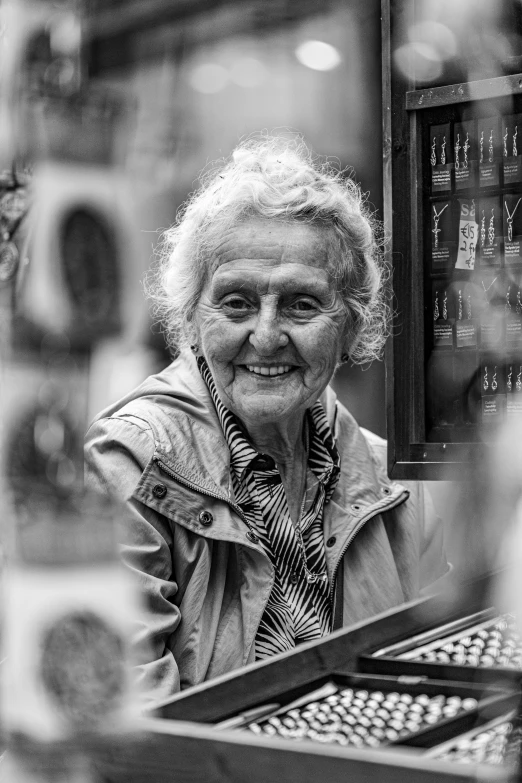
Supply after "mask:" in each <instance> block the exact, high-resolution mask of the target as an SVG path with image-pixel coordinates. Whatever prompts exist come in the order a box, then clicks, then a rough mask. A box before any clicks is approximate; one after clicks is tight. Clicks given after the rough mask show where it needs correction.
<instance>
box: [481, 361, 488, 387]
mask: <svg viewBox="0 0 522 783" xmlns="http://www.w3.org/2000/svg"><path fill="white" fill-rule="evenodd" d="M482 388H483V389H484V391H487V390H488V389H489V381H488V368H487V365H486V366H485V367H484V381H483V383H482Z"/></svg>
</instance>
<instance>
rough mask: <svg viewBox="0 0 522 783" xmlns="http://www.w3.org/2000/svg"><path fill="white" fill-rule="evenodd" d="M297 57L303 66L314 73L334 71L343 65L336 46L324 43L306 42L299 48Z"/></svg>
mask: <svg viewBox="0 0 522 783" xmlns="http://www.w3.org/2000/svg"><path fill="white" fill-rule="evenodd" d="M295 56H296V57H297V59H298V60H299V62H300V63H301V64H302V65H305V66H306V67H307V68H312V69H313V70H314V71H332V70H333V69H334V68H337V66H338V65H340V63H341V55H340V54H339V52H338V51H337V49H336V48H335V46H332V45H331V44H328V43H325V42H324V41H305V42H304V43H302V44H300V45H299V46H298V47H297V49H296V50H295Z"/></svg>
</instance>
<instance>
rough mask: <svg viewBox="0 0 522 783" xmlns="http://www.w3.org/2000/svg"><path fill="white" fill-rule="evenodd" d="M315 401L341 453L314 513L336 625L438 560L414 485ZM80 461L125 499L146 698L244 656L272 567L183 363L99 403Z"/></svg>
mask: <svg viewBox="0 0 522 783" xmlns="http://www.w3.org/2000/svg"><path fill="white" fill-rule="evenodd" d="M322 401H323V404H324V407H325V410H326V414H327V417H328V420H329V423H330V426H331V428H332V431H333V433H334V436H335V439H336V442H337V447H338V449H339V452H340V457H341V476H340V480H339V483H338V486H337V488H336V490H335V493H334V495H333V497H332V499H331V501H330V502H329V504H328V505H327V506H326V507H325V510H324V537H325V544H326V546H325V549H326V562H327V568H328V576H329V580H330V584H331V585H332V596H333V597H334V593H335V594H336V595H337V600H339V595H342V601H343V605H342V615H341V612H340V607H339V606H338V607H337V612H336V613H337V615H340V616H342V624H344V625H349V624H351V623H354V622H357V621H359V620H363V619H365V618H367V617H370V616H372V615H374V614H377V613H379V612H382V611H384V610H386V609H389V608H391V607H393V606H396V605H397V604H400V603H402V602H404V601H408V600H411V599H413V598H415V597H416V596H417V595H418V594H419V592H420V590H421V589H422V588H423V587H424V586H427V585H428V584H430V583H432V582H434V581H435V580H437V579H438V578H439V577H441V576H442V575H443V573H444V572H445V571H446V569H447V567H448V566H447V564H446V560H445V558H444V554H443V548H442V525H441V523H440V520H438V519H437V518H436V516H435V514H434V511H433V507H432V504H431V500H430V499H429V496H428V495H427V494H426V493H425V490H424V486H423V484H422V483H419V482H411V483H407V482H404V483H403V484H400V485H399V484H396V483H392V482H390V481H389V479H388V478H387V474H386V443H385V441H383V440H382V439H381V438H379V437H377V436H376V435H374V434H372V433H370V432H368V431H365V430H363V429H361V428H359V427H358V425H357V424H356V422H355V421H354V419H353V417H352V416H351V415H350V414H349V413H348V411H347V410H346V409H345V408H344V407H343V406H342V405H341V404H340V403H339V402H338V401H337V400H336V398H335V394H334V392H333V391H332V390H331V389H328V390H327V391H326V392H325V394H324V395H323V399H322ZM86 461H87V477H88V483H89V484H90V486H91V487H94V488H96V489H98V490H101V491H104V492H110V493H112V494H114V495H116V496H118V497H119V498H122V499H125V500H127V501H128V507H129V513H128V519H126V520H125V525H126V543H125V544H124V546H123V558H124V560H125V562H126V563H127V564H128V565H129V566H130V567H131V568H132V569H133V570H134V571H135V572H136V574H137V575H138V577H139V580H140V583H141V586H142V588H143V591H144V594H145V597H146V603H147V606H148V609H149V614H148V617H147V621H146V623H145V624H144V626H143V627H142V628H141V631H140V638H141V640H144V641H146V642H147V643H148V645H149V650H150V654H149V659H148V660H147V661H146V662H145V663H143V664H142V665H141V675H142V677H143V679H144V681H145V682H144V686H145V688H146V689H147V691H148V693H149V695H150V696H151V698H152V699H158V700H159V699H161V698H165V697H167V696H169V695H171V694H172V693H174V692H176V691H177V690H179V689H180V688H187V687H189V686H191V685H195V684H197V683H200V682H202V681H203V680H207V679H210V678H211V677H215V676H217V675H219V674H223V673H224V672H228V671H231V670H233V669H236V668H238V667H241V666H243V665H245V664H247V663H251V662H252V661H253V660H254V640H255V636H256V631H257V628H258V625H259V622H260V620H261V617H262V614H263V611H264V609H265V606H266V603H267V600H268V597H269V595H270V591H271V589H272V584H273V578H274V574H273V569H272V565H271V563H270V561H269V559H268V557H267V555H266V554H265V553H264V552H263V550H262V548H261V546H260V545H259V543H258V542H257V541H256V540H255V536H252V532H251V531H250V530H249V528H248V527H247V524H246V523H245V521H244V519H243V518H242V512H241V509H240V508H239V507H238V506H237V505H236V504H235V502H234V497H233V493H232V485H231V478H230V464H229V461H230V455H229V450H228V447H227V444H226V441H225V438H224V436H223V433H222V431H221V428H220V425H219V421H218V418H217V414H216V412H215V408H214V406H213V404H212V400H211V398H210V395H209V392H208V389H207V387H206V384H205V382H204V381H203V379H202V378H201V376H200V374H199V371H198V369H197V365H196V363H195V360H194V358H193V357H192V356H190V355H188V356H182V357H181V358H179V359H177V360H176V361H174V362H173V363H172V364H171V365H170V366H169V367H167V369H166V370H164V371H163V372H161V373H160V374H159V375H156V376H151V377H150V378H148V379H147V380H146V381H145V382H144V383H143V384H142V385H141V386H140V387H139V388H138V389H136V390H135V391H134V392H133V393H131V394H130V395H128V396H127V397H126V398H124V399H123V400H121V401H120V402H119V403H117V404H115V405H113V406H111V407H110V408H109V409H108V410H106V411H104V412H103V413H102V414H101V415H100V416H99V417H98V419H97V420H96V421H95V422H94V424H93V425H92V426H91V428H90V430H89V432H88V435H87V441H86ZM252 539H254V540H252ZM341 561H342V568H339V566H340V565H341ZM338 572H339V573H342V574H343V579H342V585H340V586H339V585H337V586H336V581H337V579H336V577H337V574H338Z"/></svg>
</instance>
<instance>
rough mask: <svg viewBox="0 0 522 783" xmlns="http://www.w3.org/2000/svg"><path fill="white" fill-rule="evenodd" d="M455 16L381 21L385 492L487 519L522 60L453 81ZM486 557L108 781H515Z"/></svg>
mask: <svg viewBox="0 0 522 783" xmlns="http://www.w3.org/2000/svg"><path fill="white" fill-rule="evenodd" d="M442 6H444V9H445V10H446V13H447V15H448V20H447V22H448V26H445V25H444V24H443V21H444V20H442V21H441V18H440V16H439V17H437V18H436V19H433V20H430V8H431V6H430V4H429V3H424V2H421V0H412V2H409V3H403V2H395V1H394V0H384V1H383V4H382V34H383V38H382V51H383V122H384V137H383V138H384V141H383V153H384V194H385V201H384V213H385V224H386V226H387V228H388V230H389V231H390V232H391V243H390V245H389V247H388V251H387V252H388V259H389V262H390V265H391V267H392V270H393V307H394V310H395V311H396V324H397V325H396V328H395V329H394V332H393V335H392V337H391V340H390V347H389V351H388V355H387V371H388V406H387V407H388V411H387V412H388V438H389V447H390V448H389V473H390V477H391V478H392V479H395V480H397V481H401V480H410V479H425V480H433V479H444V478H455V477H456V476H459V477H465V476H467V477H468V480H469V478H470V476H471V487H472V488H473V490H474V492H475V505H476V506H479V505H480V503H481V502H483V504H484V505H487V504H486V502H485V499H486V496H487V497H490V496H491V497H495V496H496V494H495V493H496V491H497V490H496V488H495V487H494V486H493V485H492V483H493V479H492V478H491V476H490V475H489V474H487V478H486V479H485V480H483V478H484V474H483V473H482V472H481V467H480V466H483V463H484V461H487V458H488V455H489V454H490V450H491V443H492V442H493V441H494V436H495V433H496V430H497V428H498V427H499V426H501V425H502V424H506V422H507V423H508V425H509V424H510V423H512V425H513V427H516V426H517V421H518V418H517V417H518V416H519V414H520V412H521V411H522V293H521V292H522V250H521V247H522V163H521V161H522V56H515V52H513V51H512V50H510V54H511V55H512V56H507V55H506V57H505V58H504V59H502V62H500V61H499V60H494V58H491V60H490V61H489V62H486V63H483V64H482V65H481V66H480V67H479V66H478V65H477V63H476V62H471V61H470V62H467V61H465V55H462V57H461V59H460V60H459V57H458V53H457V52H456V51H455V50H453V54H452V58H453V60H452V63H453V69H452V68H451V67H444V57H443V55H442V54H440V53H441V52H444V51H445V52H446V54H447V52H448V51H450V50H451V46H452V43H451V41H452V39H451V35H453V33H452V31H451V29H450V28H451V23H450V18H451V6H450V5H448V4H444V3H443V4H442ZM468 10H469V9H468ZM497 11H498V16H497V17H496V22H497V23H498V25H500V27H502V25H503V27H502V30H504V31H505V32H506V36H507V34H508V33H509V32H510V31H511V32H512V31H513V29H518V30H522V16H521V9H520V7H519V6H518V5H517V4H510V3H499V4H498V6H497ZM457 16H458V14H457ZM464 21H465V20H464ZM461 22H462V19H461ZM479 22H480V20H479ZM462 23H463V24H464V22H462ZM430 25H431V26H430ZM474 32H475V35H479V33H478V32H477V30H475V31H474ZM472 33H473V30H470V31H469V34H470V35H472ZM437 35H438V36H439V38H440V39H439V40H438V44H439V50H437V47H436V46H433V45H432V44H433V36H435V37H436V36H437ZM416 36H417V38H416ZM430 36H431V38H430ZM479 37H480V36H479ZM417 39H418V40H417ZM456 40H457V36H456V35H455V36H453V44H455V41H456ZM428 44H429V45H430V46H432V49H431V50H429V52H428V55H429V56H428V55H426V51H427V49H426V47H428ZM423 45H424V49H423ZM428 48H429V47H428ZM437 51H439V55H440V57H439V60H440V62H439V65H440V68H435V69H432V70H431V71H430V70H429V68H428V66H429V65H430V62H431V65H433V63H434V62H435V63H436V62H437ZM423 52H424V54H425V55H426V57H425V59H427V60H429V61H430V62H428V65H426V62H424V60H423V59H422V54H423ZM468 53H469V52H468ZM448 57H449V55H448ZM430 58H431V59H430ZM468 66H469V67H468ZM488 68H489V71H488ZM416 69H418V70H419V73H417V70H416ZM473 74H479V76H480V78H469V77H470V75H473ZM464 75H466V76H467V77H468V78H466V79H464V78H462V77H463V76H464ZM455 77H457V78H455ZM488 492H489V493H490V495H487V493H488ZM474 510H476V508H475V507H474ZM460 522H461V523H462V527H463V530H462V537H463V538H464V537H465V536H466V533H467V532H468V533H469V532H470V530H471V528H470V527H469V525H475V527H474V530H475V533H476V535H477V537H478V538H480V535H478V533H477V531H480V530H481V526H483V527H486V526H487V520H485V519H484V518H481V517H480V514H479V513H478V512H477V514H476V515H475V516H473V515H472V514H471V512H469V513H468V514H467V518H466V514H463V515H462V519H461V520H460ZM467 526H468V527H467ZM482 532H483V530H482ZM486 538H487V536H486V537H484V540H485V539H486ZM470 550H472V551H473V556H470V557H469V560H472V559H474V560H475V561H476V562H474V569H475V570H474V572H473V573H472V575H471V578H470V579H468V580H467V581H466V580H464V581H463V582H462V583H460V584H459V586H458V588H455V589H456V590H457V593H458V595H457V594H456V593H455V592H453V593H451V592H450V593H447V594H445V595H443V596H438V597H437V596H434V597H429V598H423V599H419V600H418V601H415V602H413V603H412V604H408V605H406V606H404V607H400V608H397V609H395V610H392V611H389V612H387V613H385V614H383V615H380V616H379V617H377V618H375V619H373V620H371V621H368V622H365V623H360V624H358V625H356V626H353V627H351V628H346V629H343V630H340V631H337V632H334V633H333V634H331V635H330V636H328V637H326V638H324V639H322V640H321V641H318V642H313V643H309V644H305V645H302V646H300V647H299V648H298V649H296V650H295V651H294V652H292V653H287V654H284V655H281V656H277V657H276V658H275V659H273V660H268V661H264V662H261V663H258V664H254V665H252V666H249V667H246V668H245V669H242V670H241V671H239V672H237V673H231V674H229V675H227V676H224V677H221V678H218V679H216V680H214V681H211V682H209V683H204V684H202V685H200V686H197V687H195V688H191V689H190V690H188V691H187V692H184V693H181V694H179V695H177V696H175V697H174V698H172V699H171V700H169V701H168V702H167V703H165V704H164V705H163V706H162V707H161V708H160V710H159V713H158V714H157V717H155V718H151V720H150V723H149V731H150V734H149V737H148V740H144V745H143V748H142V750H141V751H140V750H138V749H136V750H135V753H134V756H133V760H132V762H130V761H129V760H127V761H124V760H123V759H122V758H120V759H118V758H115V759H113V760H111V762H110V763H108V767H107V768H108V769H109V770H110V771H109V777H110V779H111V780H114V781H116V780H123V779H129V777H128V776H129V774H131V775H132V777H131V779H132V780H136V781H141V780H143V781H144V780H146V779H150V777H148V775H149V774H150V768H151V766H152V768H153V769H154V774H155V780H157V781H163V780H165V781H167V780H171V779H172V780H174V779H175V780H189V779H190V780H198V779H203V778H204V779H205V780H223V779H226V780H243V779H245V778H246V779H248V780H251V781H257V780H259V781H264V780H266V779H268V778H269V777H270V778H272V777H275V778H277V779H279V780H289V781H290V780H294V779H295V780H296V781H297V780H299V781H300V783H302V781H307V780H310V781H312V780H314V781H315V780H316V779H317V777H318V776H321V777H324V778H325V779H328V780H332V779H333V780H336V779H339V780H341V779H347V778H349V779H350V780H351V781H358V780H361V781H363V780H372V781H381V780H382V781H387V783H389V781H395V780H401V781H409V780H412V781H413V780H414V781H416V783H419V782H420V781H443V780H448V781H450V780H451V781H459V780H488V781H493V780H514V779H515V778H516V775H517V772H516V770H517V765H518V759H519V756H520V747H521V736H522V735H521V726H520V688H521V681H522V648H521V642H520V635H519V630H518V626H517V623H516V619H515V618H514V616H513V615H512V614H510V613H508V612H506V611H504V610H503V609H502V608H499V607H497V606H496V605H495V597H494V592H492V585H494V584H495V579H494V577H493V576H492V575H491V573H490V572H488V571H487V569H486V568H485V569H484V573H482V574H480V573H479V572H480V569H481V567H482V566H487V565H488V563H486V561H483V560H481V559H480V557H477V558H475V557H474V556H475V554H476V550H474V548H473V546H470ZM482 554H483V553H482ZM479 561H480V562H479ZM489 566H491V563H489ZM471 570H472V571H473V569H471ZM464 571H465V569H464ZM144 748H148V750H144ZM149 765H151V766H149ZM131 770H132V772H131ZM126 776H127V777H126Z"/></svg>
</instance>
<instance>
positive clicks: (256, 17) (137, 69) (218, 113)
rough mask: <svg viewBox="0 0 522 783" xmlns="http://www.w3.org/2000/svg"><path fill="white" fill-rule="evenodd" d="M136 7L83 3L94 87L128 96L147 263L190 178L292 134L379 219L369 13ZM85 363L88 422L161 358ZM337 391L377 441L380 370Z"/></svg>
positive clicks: (375, 22)
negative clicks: (353, 185) (249, 139)
mask: <svg viewBox="0 0 522 783" xmlns="http://www.w3.org/2000/svg"><path fill="white" fill-rule="evenodd" d="M146 5H148V6H149V9H148V10H147V12H146V13H145V9H144V8H143V7H142V8H141V10H140V8H139V6H138V4H137V3H133V2H126V3H123V2H120V3H118V2H112V3H106V4H102V3H101V2H100V3H99V4H98V6H97V4H96V3H94V4H93V8H92V12H93V18H94V19H95V22H94V23H93V24H94V29H93V30H92V31H91V33H92V34H94V35H96V39H97V40H96V44H95V45H94V46H93V47H92V50H91V58H90V60H91V62H90V67H91V70H92V74H93V75H94V76H98V77H99V78H100V79H101V80H102V81H103V82H105V83H107V84H109V85H111V86H113V87H116V88H122V89H123V90H124V91H125V93H126V94H127V95H128V94H130V95H131V96H133V100H134V109H133V110H132V111H131V121H130V124H129V128H128V131H127V132H128V139H127V150H128V151H127V160H126V161H125V163H126V169H127V171H128V172H130V173H131V175H134V176H135V177H136V180H137V182H138V183H139V185H138V186H137V188H136V192H135V194H134V196H135V198H136V199H137V220H138V224H139V230H140V232H141V236H142V239H143V247H142V250H141V252H142V253H143V254H144V261H145V262H146V263H148V261H149V260H150V261H152V258H153V253H154V247H155V245H156V243H157V242H158V240H159V238H160V234H161V231H162V229H165V228H167V227H168V226H169V225H170V224H171V223H172V222H173V220H174V217H175V214H176V210H177V209H178V207H179V206H180V205H181V204H182V203H183V201H184V200H185V199H186V197H187V195H188V194H189V193H190V192H191V191H193V190H194V189H195V188H196V187H197V184H198V175H199V173H200V172H201V170H202V169H204V168H205V166H207V165H208V164H209V163H210V162H211V161H214V160H216V159H219V158H221V157H223V156H227V155H229V153H230V152H231V151H232V149H233V148H234V147H235V146H236V144H237V143H238V141H239V140H240V139H242V138H244V137H245V136H248V135H249V134H252V133H256V132H260V131H269V132H284V131H285V130H291V131H296V132H298V133H300V134H302V135H303V137H304V139H305V140H306V142H307V143H308V144H309V145H310V147H311V148H312V149H313V150H314V152H316V153H317V154H319V155H326V156H328V157H329V158H330V159H331V160H332V161H333V162H334V163H335V165H338V166H339V167H340V168H341V169H345V168H349V169H350V171H351V174H352V176H353V177H354V178H355V180H356V181H357V182H358V183H360V186H361V188H362V190H363V191H365V192H367V193H368V201H369V204H370V205H371V208H372V209H373V210H374V211H375V212H376V215H377V217H379V218H382V167H381V158H382V137H381V59H380V35H381V29H380V24H381V17H380V0H350V2H346V0H344V1H343V0H338V1H337V2H332V1H331V0H328V1H327V2H323V3H318V2H306V1H304V2H295V1H289V0H286V1H285V2H282V1H281V0H269V2H266V0H265V1H264V2H259V1H257V2H242V3H236V2H229V3H216V2H202V3H199V2H193V3H188V4H186V3H185V4H184V3H182V2H177V3H172V4H171V6H172V8H171V10H170V12H169V11H168V10H167V9H166V8H164V6H166V4H165V3H157V5H158V9H160V6H161V7H162V10H161V12H160V11H159V10H158V16H157V19H156V20H154V15H153V14H152V15H151V8H152V5H153V4H151V3H148V4H146ZM140 13H142V14H143V22H142V23H141V24H140ZM155 22H156V23H155ZM131 28H132V29H133V30H135V31H136V32H135V34H129V29H131ZM93 361H95V362H96V363H97V366H96V367H95V368H94V370H95V372H93V375H95V376H96V377H97V378H100V377H101V378H105V380H106V385H105V386H103V385H102V386H100V385H99V382H98V388H96V389H93V390H92V395H91V405H92V408H93V410H92V413H93V414H94V413H95V412H97V410H99V409H100V408H102V407H103V406H104V405H106V404H107V403H109V402H110V401H112V400H114V399H116V398H117V397H119V396H121V394H123V393H125V392H126V391H127V390H128V389H129V388H131V387H132V386H133V385H135V383H136V382H137V381H139V380H141V377H139V376H145V375H146V374H148V373H149V372H150V371H155V370H156V369H158V368H159V367H161V366H163V365H164V364H165V362H166V361H168V356H167V355H166V354H165V351H164V347H163V340H162V337H161V334H160V333H159V332H158V331H157V330H153V331H152V332H150V335H149V336H148V337H147V338H146V340H145V346H144V349H143V351H141V350H140V351H137V350H136V349H134V350H132V351H130V353H129V355H128V356H127V357H125V356H123V355H122V351H121V345H119V346H118V350H117V352H113V351H112V349H111V344H110V343H107V344H106V346H105V348H104V347H103V346H100V347H99V348H98V350H97V352H96V356H95V357H94V358H93ZM104 368H105V369H104ZM335 388H336V391H337V393H338V395H339V397H340V398H341V400H342V401H343V402H344V404H346V405H347V407H348V408H349V409H350V410H351V411H352V413H353V414H354V415H355V417H356V418H357V420H358V421H359V423H360V424H361V425H363V426H366V427H368V428H370V429H372V430H374V431H375V432H377V433H379V434H380V435H383V436H384V435H385V431H386V427H385V401H384V366H383V364H382V363H381V362H376V363H374V364H373V365H372V366H371V367H364V368H361V367H349V366H344V367H343V368H342V369H341V370H340V371H339V373H338V375H337V378H336V381H335Z"/></svg>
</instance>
